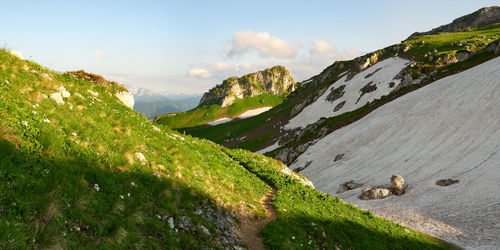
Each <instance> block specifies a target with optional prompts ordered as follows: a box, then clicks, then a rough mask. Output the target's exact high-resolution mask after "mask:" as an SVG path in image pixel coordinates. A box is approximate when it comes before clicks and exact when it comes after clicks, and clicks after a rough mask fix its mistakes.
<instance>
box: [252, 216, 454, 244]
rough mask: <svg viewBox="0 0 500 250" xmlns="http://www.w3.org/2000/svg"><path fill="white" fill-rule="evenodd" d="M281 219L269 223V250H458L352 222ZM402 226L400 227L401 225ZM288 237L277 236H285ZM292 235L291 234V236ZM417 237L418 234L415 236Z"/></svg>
mask: <svg viewBox="0 0 500 250" xmlns="http://www.w3.org/2000/svg"><path fill="white" fill-rule="evenodd" d="M280 217H281V216H278V219H277V220H276V221H273V222H271V223H269V224H268V225H267V226H266V227H265V228H264V230H263V231H262V235H263V236H264V241H265V244H266V246H267V247H269V248H270V249H292V248H297V247H299V248H305V249H308V248H309V249H313V248H314V249H316V248H320V249H336V248H341V249H344V248H349V249H454V248H455V249H458V248H456V247H454V246H452V245H449V244H447V243H445V242H444V241H440V240H436V239H434V238H430V237H429V238H428V239H425V238H423V239H422V238H421V239H420V240H417V239H416V238H414V237H409V236H410V235H411V233H410V231H409V230H408V232H409V233H410V234H408V235H401V234H394V235H391V234H390V233H387V232H383V231H382V230H378V229H377V228H367V227H366V226H363V225H361V224H359V223H357V222H354V221H351V220H343V221H342V222H337V221H331V220H322V219H318V218H313V217H309V216H303V217H296V218H284V217H281V218H280ZM398 226H399V225H398ZM285 231H288V233H286V234H284V233H276V232H285ZM290 231H291V232H290ZM415 233H417V232H415Z"/></svg>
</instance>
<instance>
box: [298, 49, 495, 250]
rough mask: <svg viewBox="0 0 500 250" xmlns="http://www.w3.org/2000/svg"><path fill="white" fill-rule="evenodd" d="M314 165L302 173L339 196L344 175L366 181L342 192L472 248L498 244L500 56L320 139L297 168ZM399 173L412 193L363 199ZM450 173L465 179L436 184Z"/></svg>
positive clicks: (386, 214) (398, 219) (363, 204)
mask: <svg viewBox="0 0 500 250" xmlns="http://www.w3.org/2000/svg"><path fill="white" fill-rule="evenodd" d="M405 63H406V62H404V61H401V62H400V66H401V67H402V65H404V64H405ZM378 67H380V66H377V65H375V66H373V67H372V68H373V69H376V68H378ZM370 71H373V70H371V69H370ZM370 71H365V72H364V73H363V74H366V73H369V72H370ZM396 71H397V70H394V72H396ZM379 72H380V71H379ZM362 79H363V78H362ZM336 85H337V84H336ZM309 112H310V113H315V112H322V109H321V108H320V109H314V112H312V111H309ZM321 116H324V115H323V114H321ZM308 119H311V118H308ZM294 124H295V126H300V125H302V124H305V123H299V122H296V123H294ZM339 154H345V155H344V157H343V158H342V159H341V160H338V161H334V158H335V157H336V156H337V155H339ZM306 165H308V167H307V168H305V169H304V170H303V171H302V172H300V173H301V174H303V175H305V176H306V177H307V178H309V179H310V180H312V181H313V183H314V185H315V186H316V188H317V189H319V190H321V191H324V192H328V193H331V194H332V195H336V194H335V193H336V191H337V189H338V187H339V185H340V184H342V183H344V182H347V181H350V180H354V181H356V182H360V183H363V184H364V185H363V187H361V188H357V189H354V190H350V191H347V192H345V193H342V194H340V195H339V196H340V197H341V198H342V199H344V200H345V201H347V202H350V203H354V204H356V205H358V206H359V207H360V208H364V209H369V210H371V211H373V212H374V213H376V214H378V215H380V216H383V217H387V218H390V219H393V220H394V221H396V222H398V223H401V224H403V225H407V226H410V227H412V228H414V229H417V230H419V231H423V232H426V233H429V234H431V235H434V236H437V237H440V238H443V239H445V240H448V241H451V242H455V243H457V244H459V245H461V246H464V247H466V248H496V247H498V246H500V192H499V188H500V58H496V59H493V60H490V61H488V62H486V63H483V64H481V65H478V66H476V67H474V68H471V69H469V70H466V71H463V72H461V73H458V74H456V75H452V76H449V77H446V78H443V79H441V80H438V81H436V82H434V83H432V84H430V85H428V86H426V87H423V88H421V89H419V90H416V91H414V92H412V93H410V94H407V95H405V96H403V97H400V98H398V99H396V100H394V101H392V102H390V103H388V104H386V105H384V106H382V107H380V108H379V109H377V110H375V111H373V112H372V113H370V114H369V115H367V116H365V117H364V118H362V119H361V120H359V121H357V122H355V123H353V124H351V125H349V126H346V127H344V128H342V129H339V130H337V131H335V132H333V133H331V134H330V135H328V136H326V137H324V138H323V139H321V140H319V141H318V142H317V143H316V144H314V145H313V146H311V147H309V148H308V150H307V151H306V152H305V153H304V154H302V155H301V156H300V157H299V158H298V159H297V161H296V162H295V163H293V164H292V165H291V166H290V168H291V169H296V168H299V167H304V166H306ZM394 173H397V174H400V175H402V176H403V177H404V179H405V180H406V183H408V184H409V186H410V190H409V191H408V192H407V193H406V194H404V195H402V196H394V195H393V196H389V197H388V198H385V199H380V200H360V199H359V198H358V196H359V195H360V193H361V192H360V191H361V189H362V188H364V187H371V186H377V185H383V184H389V183H390V177H391V175H392V174H394ZM446 178H452V179H458V180H459V181H460V182H459V183H456V184H453V185H450V186H446V187H442V186H437V185H436V181H437V180H440V179H446Z"/></svg>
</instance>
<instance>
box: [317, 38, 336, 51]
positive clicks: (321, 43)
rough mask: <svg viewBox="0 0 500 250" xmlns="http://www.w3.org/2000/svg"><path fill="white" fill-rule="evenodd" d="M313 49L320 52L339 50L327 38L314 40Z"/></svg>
mask: <svg viewBox="0 0 500 250" xmlns="http://www.w3.org/2000/svg"><path fill="white" fill-rule="evenodd" d="M313 49H314V52H315V53H318V54H324V53H335V52H336V51H337V49H336V48H335V47H332V46H331V45H330V44H329V43H328V42H327V41H325V40H317V41H314V43H313Z"/></svg>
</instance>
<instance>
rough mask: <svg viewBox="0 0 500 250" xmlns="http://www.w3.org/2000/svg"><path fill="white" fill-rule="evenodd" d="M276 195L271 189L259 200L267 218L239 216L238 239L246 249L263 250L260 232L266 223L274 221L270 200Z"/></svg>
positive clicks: (273, 211) (273, 189)
mask: <svg viewBox="0 0 500 250" xmlns="http://www.w3.org/2000/svg"><path fill="white" fill-rule="evenodd" d="M274 194H276V189H275V188H272V190H271V191H269V192H267V194H265V195H264V196H263V197H262V198H261V199H260V203H261V204H262V205H263V206H264V208H265V209H266V215H267V218H265V219H255V218H249V217H244V216H241V217H240V218H239V219H240V228H239V232H240V237H241V239H242V241H243V243H244V244H245V245H247V246H248V249H265V247H264V240H263V239H262V237H261V236H260V231H262V229H263V228H264V226H266V225H267V223H269V222H271V221H273V220H275V219H276V211H275V210H274V208H273V206H272V205H271V199H272V198H273V196H274Z"/></svg>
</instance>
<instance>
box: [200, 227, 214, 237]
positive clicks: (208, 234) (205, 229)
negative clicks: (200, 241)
mask: <svg viewBox="0 0 500 250" xmlns="http://www.w3.org/2000/svg"><path fill="white" fill-rule="evenodd" d="M198 228H200V230H201V232H202V233H204V234H206V235H207V236H211V235H212V234H211V233H210V231H209V230H208V228H206V227H205V226H203V225H199V226H198Z"/></svg>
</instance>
